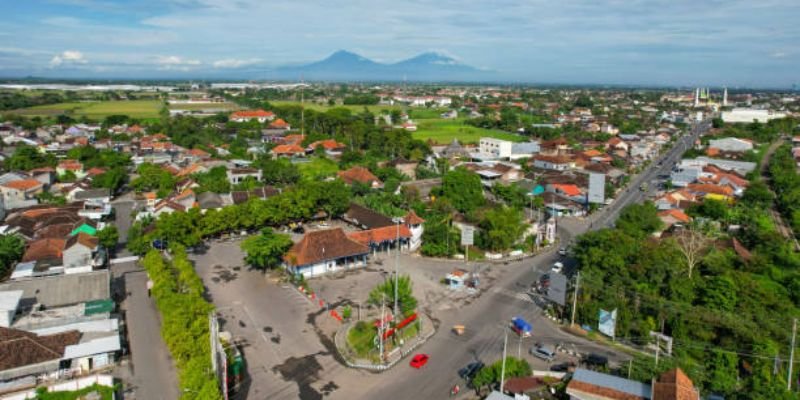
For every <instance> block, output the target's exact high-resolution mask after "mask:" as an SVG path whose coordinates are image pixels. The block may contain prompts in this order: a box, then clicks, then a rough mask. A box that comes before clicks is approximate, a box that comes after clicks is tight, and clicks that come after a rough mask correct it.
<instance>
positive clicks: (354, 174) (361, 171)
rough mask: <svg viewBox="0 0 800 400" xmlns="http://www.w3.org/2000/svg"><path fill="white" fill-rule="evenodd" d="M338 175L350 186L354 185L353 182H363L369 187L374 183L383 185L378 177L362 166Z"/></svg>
mask: <svg viewBox="0 0 800 400" xmlns="http://www.w3.org/2000/svg"><path fill="white" fill-rule="evenodd" d="M338 175H339V178H341V179H342V180H343V181H344V183H346V184H348V185H352V184H353V182H361V183H363V184H367V185H372V183H373V182H377V183H378V184H380V183H381V181H380V179H378V177H377V176H375V175H373V174H372V172H369V170H368V169H366V168H364V167H361V166H355V167H352V168H350V169H348V170H346V171H339V174H338Z"/></svg>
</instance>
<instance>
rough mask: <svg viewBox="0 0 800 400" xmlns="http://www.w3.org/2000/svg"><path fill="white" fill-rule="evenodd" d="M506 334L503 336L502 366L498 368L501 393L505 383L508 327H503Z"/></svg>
mask: <svg viewBox="0 0 800 400" xmlns="http://www.w3.org/2000/svg"><path fill="white" fill-rule="evenodd" d="M505 331H506V335H505V337H504V338H503V366H502V367H501V368H500V393H503V386H504V385H505V383H506V349H507V348H508V328H505Z"/></svg>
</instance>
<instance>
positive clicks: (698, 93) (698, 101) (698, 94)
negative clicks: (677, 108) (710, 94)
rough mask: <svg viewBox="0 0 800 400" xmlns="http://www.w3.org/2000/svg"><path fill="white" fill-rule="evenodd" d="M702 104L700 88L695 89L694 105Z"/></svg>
mask: <svg viewBox="0 0 800 400" xmlns="http://www.w3.org/2000/svg"><path fill="white" fill-rule="evenodd" d="M698 105H700V88H695V89H694V106H695V107H697V106H698Z"/></svg>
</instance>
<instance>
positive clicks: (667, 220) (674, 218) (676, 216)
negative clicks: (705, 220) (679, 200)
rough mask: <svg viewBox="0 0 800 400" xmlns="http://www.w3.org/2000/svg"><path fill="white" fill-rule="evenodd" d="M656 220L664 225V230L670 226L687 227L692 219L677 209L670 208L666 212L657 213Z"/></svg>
mask: <svg viewBox="0 0 800 400" xmlns="http://www.w3.org/2000/svg"><path fill="white" fill-rule="evenodd" d="M658 218H659V219H660V220H661V222H663V223H664V228H665V229H666V228H669V227H671V226H672V225H676V224H678V225H687V224H688V223H689V222H691V221H692V218H691V217H689V216H688V215H686V213H684V212H683V211H681V210H679V209H677V208H670V209H668V210H664V211H659V212H658Z"/></svg>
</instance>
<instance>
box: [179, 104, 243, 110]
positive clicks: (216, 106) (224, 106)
mask: <svg viewBox="0 0 800 400" xmlns="http://www.w3.org/2000/svg"><path fill="white" fill-rule="evenodd" d="M169 109H170V110H192V111H194V110H229V111H234V110H238V109H239V106H237V105H236V104H233V103H191V104H170V105H169Z"/></svg>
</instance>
